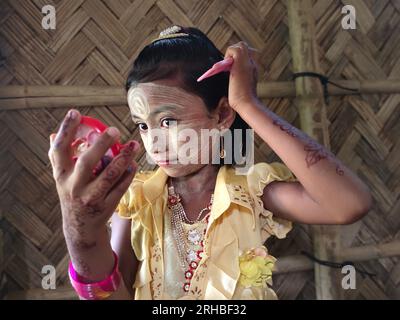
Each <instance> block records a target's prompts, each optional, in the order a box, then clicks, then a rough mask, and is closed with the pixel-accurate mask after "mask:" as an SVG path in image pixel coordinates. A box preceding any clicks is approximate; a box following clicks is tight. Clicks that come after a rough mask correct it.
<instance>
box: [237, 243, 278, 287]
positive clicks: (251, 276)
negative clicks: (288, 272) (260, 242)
mask: <svg viewBox="0 0 400 320" xmlns="http://www.w3.org/2000/svg"><path fill="white" fill-rule="evenodd" d="M275 261H276V259H275V258H274V257H273V256H271V255H269V254H268V250H267V248H266V247H264V246H261V247H258V248H253V249H251V250H248V251H246V252H245V253H244V254H242V255H241V256H240V257H239V267H240V278H239V283H240V284H241V285H242V286H244V287H246V288H248V287H253V286H254V287H266V286H267V283H270V282H271V279H272V269H273V268H274V265H275Z"/></svg>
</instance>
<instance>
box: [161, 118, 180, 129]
mask: <svg viewBox="0 0 400 320" xmlns="http://www.w3.org/2000/svg"><path fill="white" fill-rule="evenodd" d="M174 124H176V120H175V119H172V118H165V119H163V120H161V126H162V127H166V128H169V127H170V126H172V125H174Z"/></svg>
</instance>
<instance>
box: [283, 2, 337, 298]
mask: <svg viewBox="0 0 400 320" xmlns="http://www.w3.org/2000/svg"><path fill="white" fill-rule="evenodd" d="M287 8H288V18H289V33H290V45H291V50H292V61H293V72H294V73H297V72H316V73H321V71H320V67H319V62H318V52H317V45H316V40H315V22H314V19H313V16H312V5H311V1H310V0H288V1H287ZM295 86H296V96H297V97H296V99H295V104H296V105H297V108H298V110H299V115H300V124H301V130H302V131H304V132H305V133H307V134H308V135H309V136H310V137H312V138H313V139H315V140H317V141H318V142H319V143H321V144H324V145H325V146H326V147H327V148H329V132H328V125H329V124H328V119H327V115H326V105H325V101H324V95H323V88H322V85H321V82H320V80H319V79H318V78H314V77H300V78H297V79H296V82H295ZM321 214H323V212H321ZM311 229H312V231H313V232H312V235H313V246H314V255H315V256H316V257H317V258H319V259H321V260H330V261H334V258H335V248H338V246H339V241H340V238H339V232H338V227H333V226H330V227H327V226H312V227H311ZM314 270H315V290H316V295H317V299H324V300H326V299H339V297H340V292H341V290H340V283H341V281H340V279H339V277H338V276H339V274H340V271H339V272H338V271H337V270H335V269H332V268H328V267H326V266H321V265H319V264H315V266H314Z"/></svg>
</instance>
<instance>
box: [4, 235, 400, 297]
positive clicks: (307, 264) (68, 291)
mask: <svg viewBox="0 0 400 320" xmlns="http://www.w3.org/2000/svg"><path fill="white" fill-rule="evenodd" d="M338 254H339V255H338V259H339V260H340V261H352V262H357V261H358V262H359V261H367V260H374V259H381V258H389V257H394V256H400V240H395V241H393V242H389V243H382V244H376V245H369V246H362V247H353V248H346V249H343V250H341V251H340V252H338ZM313 268H314V263H313V262H312V261H310V259H308V258H307V257H306V256H303V255H293V256H287V257H280V258H278V261H277V262H276V268H275V269H276V270H275V271H274V275H278V274H285V273H291V272H301V271H310V270H312V269H313ZM5 299H6V300H21V299H25V300H36V299H56V300H57V299H77V295H76V293H75V292H74V290H73V289H72V288H71V287H70V286H64V287H58V288H57V289H56V290H44V289H42V288H34V289H28V290H23V291H15V292H10V293H9V294H7V296H6V297H5Z"/></svg>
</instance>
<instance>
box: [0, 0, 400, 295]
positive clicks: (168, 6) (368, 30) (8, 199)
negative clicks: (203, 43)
mask: <svg viewBox="0 0 400 320" xmlns="http://www.w3.org/2000/svg"><path fill="white" fill-rule="evenodd" d="M46 4H52V5H54V6H55V7H56V10H57V28H56V30H50V31H47V30H43V29H42V28H41V19H42V17H43V15H42V13H41V8H42V6H43V5H46ZM313 4H314V6H313V14H314V16H315V18H316V23H317V32H318V35H317V36H318V45H319V53H320V60H321V65H322V67H323V70H321V71H322V72H323V73H325V74H327V75H328V76H330V77H332V78H334V79H341V78H344V79H358V80H362V79H395V78H397V79H399V78H400V0H379V1H374V0H365V1H362V0H346V1H339V0H333V1H326V0H318V1H313ZM344 4H353V5H354V6H355V7H356V9H357V18H358V29H357V30H353V31H344V30H343V29H342V28H341V18H342V15H341V7H342V6H343V5H344ZM172 24H181V25H188V26H192V25H193V26H196V27H198V28H200V29H201V30H203V31H204V32H206V33H207V34H208V35H209V37H210V38H211V40H213V41H214V42H215V44H216V45H217V47H219V48H220V49H221V50H222V51H225V49H226V48H227V46H228V45H230V44H233V43H235V42H237V41H240V40H244V41H247V42H248V43H249V44H250V45H251V46H252V47H255V48H258V49H260V50H261V52H262V54H261V59H260V62H261V64H262V65H261V70H260V71H261V72H260V81H266V80H282V81H284V80H285V81H287V80H290V79H291V73H292V71H291V52H290V47H289V45H288V36H289V35H288V24H287V10H286V7H285V1H282V0H248V1H245V0H237V1H223V0H214V1H212V0H207V1H194V0H160V1H155V0H74V1H65V0H52V1H51V0H17V1H16V0H8V1H5V0H0V48H1V52H0V53H1V55H0V85H110V86H122V85H123V84H124V81H125V78H126V76H127V73H128V71H129V69H130V67H131V64H132V61H133V60H134V59H135V57H136V56H137V54H138V52H139V50H140V49H141V48H142V47H143V46H144V45H145V44H147V43H148V42H149V41H150V40H151V39H153V38H154V37H155V36H156V35H157V34H158V32H159V31H160V30H162V29H164V28H166V27H169V26H171V25H172ZM265 103H266V104H267V105H268V107H269V108H271V109H272V110H273V111H274V112H276V113H277V114H279V115H280V116H282V117H284V118H285V119H287V120H288V121H290V122H292V123H293V124H295V125H296V126H298V127H299V119H298V115H297V111H296V108H295V106H294V104H293V103H292V101H291V100H289V99H274V100H268V101H267V100H266V101H265ZM79 110H80V111H81V112H82V113H83V114H88V115H91V116H94V117H97V118H99V119H101V120H103V121H104V122H106V123H107V124H109V125H114V126H117V127H118V128H119V129H120V130H121V132H122V133H123V139H124V140H126V139H128V138H137V139H139V135H138V133H137V132H135V131H134V125H133V123H132V121H131V120H130V116H129V110H128V108H127V106H126V105H121V106H112V107H109V106H102V107H81V108H79ZM66 111H67V109H66V108H49V107H47V106H46V105H45V104H44V105H43V106H42V108H35V109H26V110H20V111H4V110H0V150H1V161H0V201H1V206H0V225H1V230H0V243H2V246H0V272H1V278H0V296H2V297H4V296H5V295H6V294H9V293H10V292H14V291H19V290H27V289H31V288H40V287H41V279H42V278H41V276H42V275H41V269H42V266H43V265H47V264H51V265H54V266H55V267H56V270H57V285H58V286H60V287H63V286H64V285H65V286H68V281H67V273H66V269H67V262H68V255H67V251H66V246H65V244H64V239H63V235H62V230H61V216H60V207H59V203H58V198H57V194H56V191H55V185H54V183H53V180H52V174H51V170H50V164H49V161H48V158H47V151H48V137H49V135H50V133H52V132H55V131H56V129H57V126H58V124H59V122H60V121H61V119H62V118H63V115H64V114H65V113H66ZM328 115H329V120H330V128H329V130H330V135H331V149H332V151H333V152H334V153H335V154H337V155H338V156H339V158H340V159H341V160H342V161H344V163H346V164H347V165H348V166H349V167H350V168H352V169H353V170H354V171H355V172H357V174H358V175H359V176H360V177H361V178H362V179H363V180H364V181H365V182H366V183H367V184H368V185H369V187H370V188H371V190H372V193H373V197H374V200H375V201H374V205H373V208H372V209H371V211H370V213H369V214H368V215H367V216H366V217H365V218H364V219H362V220H361V221H359V222H357V223H355V224H353V225H350V226H344V227H342V234H343V244H344V246H346V247H350V246H360V245H365V244H375V243H381V242H386V241H390V240H393V239H395V238H399V227H400V218H399V211H400V197H399V194H400V184H399V179H400V170H399V168H400V140H399V136H400V121H399V119H400V95H365V96H364V95H363V96H347V97H341V98H331V100H330V104H329V106H328ZM137 160H138V161H139V163H140V165H141V167H142V168H144V169H147V168H148V167H147V166H146V164H145V159H144V155H143V154H142V155H140V156H139V157H138V159H137ZM256 160H257V161H273V160H277V158H276V156H275V155H274V153H273V152H271V150H270V149H269V148H268V147H267V146H266V145H265V144H264V143H261V142H260V140H257V141H256ZM269 246H270V249H271V251H272V253H273V254H274V255H276V256H278V257H279V256H284V255H285V256H286V255H291V254H296V253H299V252H300V250H306V251H309V252H312V245H311V238H310V234H309V232H308V228H307V226H304V225H296V227H295V229H294V230H293V231H292V232H291V233H290V235H289V237H288V238H287V239H285V240H281V241H271V242H270V243H269ZM357 266H359V267H360V268H362V269H364V270H366V271H369V272H373V273H376V274H377V276H376V277H364V278H363V277H359V278H358V279H357V290H350V291H348V292H346V293H345V296H346V297H347V298H348V299H391V298H392V299H393V298H400V260H399V259H398V258H385V259H380V260H373V261H368V262H363V263H358V264H357ZM313 279H314V274H313V271H308V272H297V273H291V274H285V275H279V276H276V277H275V279H274V281H275V289H276V291H277V293H278V295H279V297H280V298H281V299H315V289H314V280H313ZM67 291H68V289H67ZM41 294H43V293H41ZM61 296H62V294H61V295H60V297H61ZM41 297H45V293H44V294H43V295H41Z"/></svg>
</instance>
